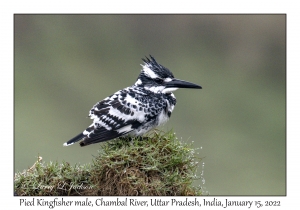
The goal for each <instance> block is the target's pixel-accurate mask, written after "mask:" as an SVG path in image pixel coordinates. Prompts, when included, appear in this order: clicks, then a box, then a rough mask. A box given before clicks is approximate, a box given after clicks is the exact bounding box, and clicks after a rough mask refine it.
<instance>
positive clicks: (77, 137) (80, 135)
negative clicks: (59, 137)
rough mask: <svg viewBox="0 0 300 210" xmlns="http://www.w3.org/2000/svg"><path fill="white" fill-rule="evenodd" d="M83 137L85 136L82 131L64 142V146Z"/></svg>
mask: <svg viewBox="0 0 300 210" xmlns="http://www.w3.org/2000/svg"><path fill="white" fill-rule="evenodd" d="M84 137H85V135H83V133H80V134H78V135H77V136H75V137H74V138H72V139H70V140H69V141H67V142H66V143H64V146H70V145H72V144H74V143H75V142H77V141H80V140H81V139H83V138H84Z"/></svg>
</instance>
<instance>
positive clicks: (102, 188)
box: [15, 132, 201, 196]
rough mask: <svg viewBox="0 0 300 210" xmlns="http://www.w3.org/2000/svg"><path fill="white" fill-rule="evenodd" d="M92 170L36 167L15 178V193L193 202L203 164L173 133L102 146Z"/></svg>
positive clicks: (89, 167)
mask: <svg viewBox="0 0 300 210" xmlns="http://www.w3.org/2000/svg"><path fill="white" fill-rule="evenodd" d="M100 145H101V147H102V149H101V150H99V154H98V156H96V157H95V158H94V160H93V163H91V164H88V165H82V166H80V165H75V166H71V165H70V164H68V163H66V162H64V163H62V164H58V163H52V162H50V163H48V164H45V163H44V162H41V161H40V162H37V164H36V165H35V166H34V167H33V168H32V169H31V170H27V171H24V172H22V173H20V172H19V173H16V175H15V193H16V194H17V195H25V196H26V195H27V196H38V195H40V196H45V195H56V196H58V195H64V196H65V195H73V196H74V195H85V196H93V195H98V196H99V195H100V196H108V195H111V196H133V195H141V196H158V195H163V196H180V195H184V196H190V195H201V189H200V188H199V187H194V186H193V185H192V184H193V181H194V180H195V179H197V178H198V177H197V176H196V171H197V168H198V162H199V159H198V158H197V157H196V156H195V150H194V149H192V148H191V145H190V144H184V143H182V142H180V141H179V140H178V139H177V138H176V137H175V134H174V133H173V132H168V133H162V132H159V133H153V134H152V135H150V136H148V137H145V138H143V139H140V138H134V139H116V140H112V141H109V142H106V143H102V144H100Z"/></svg>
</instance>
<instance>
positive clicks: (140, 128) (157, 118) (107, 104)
mask: <svg viewBox="0 0 300 210" xmlns="http://www.w3.org/2000/svg"><path fill="white" fill-rule="evenodd" d="M142 60H143V61H144V65H142V67H143V69H142V70H141V73H140V75H139V77H138V78H137V81H136V82H135V84H134V85H132V86H130V87H127V88H124V89H123V90H119V91H118V92H116V93H114V94H113V95H111V96H109V97H107V98H105V99H104V100H102V101H100V102H98V103H97V104H95V105H94V106H93V108H92V109H91V110H90V113H89V117H90V118H91V119H93V123H92V124H91V125H90V126H89V127H88V128H87V129H86V130H85V131H83V132H82V133H80V134H79V135H77V136H75V137H74V138H72V139H71V140H69V141H68V142H66V143H64V146H69V145H72V144H74V143H75V142H77V141H80V140H82V141H81V142H80V146H87V145H89V144H94V143H98V142H103V141H108V140H111V139H114V138H118V137H121V136H126V135H130V136H141V135H143V134H145V133H146V132H148V131H150V130H152V129H153V128H155V127H157V126H159V125H162V124H164V123H165V122H167V121H168V119H169V118H170V116H171V113H172V111H173V109H174V106H175V105H176V98H175V96H174V94H173V93H172V92H173V91H175V90H176V89H178V88H196V89H201V88H202V87H201V86H199V85H196V84H193V83H190V82H186V81H183V80H179V79H176V78H174V76H173V73H172V72H171V71H170V70H169V69H167V68H165V67H164V66H162V65H160V64H158V63H157V62H156V60H155V59H154V58H153V57H152V56H151V55H150V59H149V58H147V57H146V59H142Z"/></svg>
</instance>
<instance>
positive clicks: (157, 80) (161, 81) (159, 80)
mask: <svg viewBox="0 0 300 210" xmlns="http://www.w3.org/2000/svg"><path fill="white" fill-rule="evenodd" d="M155 82H156V83H158V84H161V83H163V82H164V80H163V79H160V78H156V79H155Z"/></svg>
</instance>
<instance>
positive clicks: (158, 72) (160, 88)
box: [135, 55, 202, 93]
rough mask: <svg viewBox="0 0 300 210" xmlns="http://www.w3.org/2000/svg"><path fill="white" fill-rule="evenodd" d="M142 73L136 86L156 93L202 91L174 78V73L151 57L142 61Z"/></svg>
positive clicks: (196, 86) (189, 83)
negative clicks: (178, 90) (193, 89)
mask: <svg viewBox="0 0 300 210" xmlns="http://www.w3.org/2000/svg"><path fill="white" fill-rule="evenodd" d="M142 60H143V61H144V64H142V67H143V69H142V71H141V73H140V75H139V77H138V79H137V81H136V83H135V85H136V86H142V87H144V88H145V89H147V90H150V91H152V92H155V93H159V92H161V93H170V92H173V91H175V90H177V89H178V88H195V89H202V87H201V86H199V85H196V84H193V83H191V82H187V81H183V80H179V79H176V78H174V75H173V73H172V72H171V71H170V70H169V69H167V68H166V67H164V66H162V65H160V64H158V63H157V62H156V60H155V59H154V58H153V57H152V56H151V55H150V59H149V58H147V57H146V59H142Z"/></svg>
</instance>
